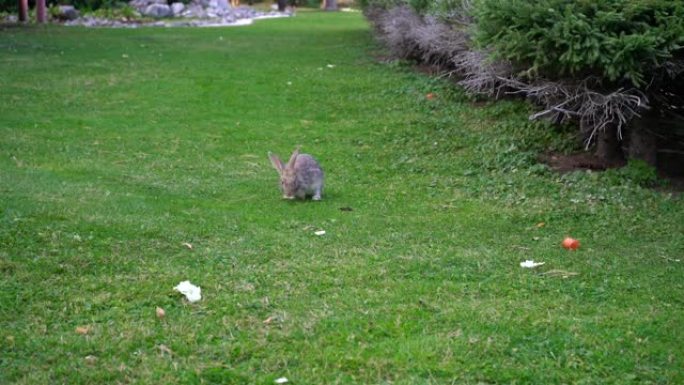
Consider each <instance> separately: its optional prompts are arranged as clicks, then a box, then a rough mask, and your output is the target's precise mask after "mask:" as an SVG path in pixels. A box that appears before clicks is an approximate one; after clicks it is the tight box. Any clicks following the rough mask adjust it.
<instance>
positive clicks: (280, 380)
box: [274, 377, 290, 384]
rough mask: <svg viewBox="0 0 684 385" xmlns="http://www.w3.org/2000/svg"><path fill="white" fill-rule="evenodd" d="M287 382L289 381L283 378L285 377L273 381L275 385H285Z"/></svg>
mask: <svg viewBox="0 0 684 385" xmlns="http://www.w3.org/2000/svg"><path fill="white" fill-rule="evenodd" d="M289 381H290V380H288V379H287V378H285V377H280V378H279V379H277V380H275V381H274V382H275V383H276V384H286V383H288V382H289Z"/></svg>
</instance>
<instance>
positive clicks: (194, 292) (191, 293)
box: [173, 281, 202, 302]
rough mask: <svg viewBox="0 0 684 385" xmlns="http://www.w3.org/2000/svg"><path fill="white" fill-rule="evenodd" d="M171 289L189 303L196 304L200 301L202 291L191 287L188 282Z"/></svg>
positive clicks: (196, 287)
mask: <svg viewBox="0 0 684 385" xmlns="http://www.w3.org/2000/svg"><path fill="white" fill-rule="evenodd" d="M173 289H174V290H176V291H179V292H180V293H181V294H183V295H184V296H185V298H187V299H188V301H190V302H197V301H199V300H200V299H202V289H200V287H199V286H195V285H193V284H192V283H190V281H183V282H181V283H179V284H178V286H176V287H174V288H173Z"/></svg>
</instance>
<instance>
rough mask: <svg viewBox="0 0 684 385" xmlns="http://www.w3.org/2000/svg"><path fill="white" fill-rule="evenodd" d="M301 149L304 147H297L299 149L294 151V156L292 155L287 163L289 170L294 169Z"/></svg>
mask: <svg viewBox="0 0 684 385" xmlns="http://www.w3.org/2000/svg"><path fill="white" fill-rule="evenodd" d="M301 147H302V146H297V147H296V148H295V149H294V151H292V155H290V160H289V161H288V162H287V166H286V167H288V168H292V167H294V164H295V160H296V159H297V156H298V155H299V149H300V148H301Z"/></svg>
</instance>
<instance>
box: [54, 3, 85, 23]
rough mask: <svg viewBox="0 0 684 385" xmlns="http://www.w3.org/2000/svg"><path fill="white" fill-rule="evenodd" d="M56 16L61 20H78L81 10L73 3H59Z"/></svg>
mask: <svg viewBox="0 0 684 385" xmlns="http://www.w3.org/2000/svg"><path fill="white" fill-rule="evenodd" d="M56 16H57V18H58V19H59V20H76V19H78V17H79V16H80V12H78V10H76V8H74V6H73V5H58V6H57V15H56Z"/></svg>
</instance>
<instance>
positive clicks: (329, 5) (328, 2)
mask: <svg viewBox="0 0 684 385" xmlns="http://www.w3.org/2000/svg"><path fill="white" fill-rule="evenodd" d="M325 10H326V11H337V0H325Z"/></svg>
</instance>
